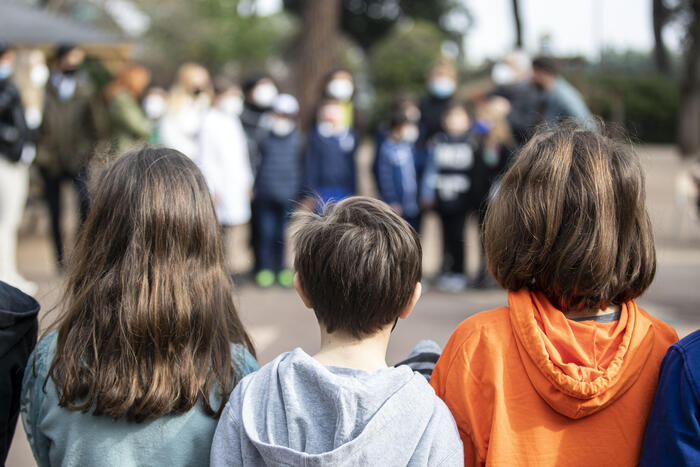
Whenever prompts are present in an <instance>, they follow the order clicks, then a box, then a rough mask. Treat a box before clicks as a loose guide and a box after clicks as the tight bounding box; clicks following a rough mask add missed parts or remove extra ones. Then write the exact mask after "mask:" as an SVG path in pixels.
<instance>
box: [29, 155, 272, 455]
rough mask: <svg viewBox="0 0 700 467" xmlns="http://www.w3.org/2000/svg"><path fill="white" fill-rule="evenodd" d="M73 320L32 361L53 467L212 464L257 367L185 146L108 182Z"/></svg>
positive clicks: (68, 315) (84, 254) (40, 445)
mask: <svg viewBox="0 0 700 467" xmlns="http://www.w3.org/2000/svg"><path fill="white" fill-rule="evenodd" d="M93 195H94V198H93V199H94V203H93V205H92V207H91V210H90V213H89V215H88V218H87V220H86V222H85V225H84V227H83V229H82V230H81V232H80V234H79V238H78V241H77V244H76V246H75V249H74V251H73V254H72V257H71V258H70V262H69V264H68V276H67V284H66V290H65V296H64V302H63V310H62V314H61V316H60V318H59V319H58V321H57V323H56V324H55V325H54V326H53V329H50V330H49V331H48V332H47V333H46V334H45V335H44V336H43V338H42V339H41V341H40V343H39V345H38V347H37V350H36V352H35V355H34V357H33V358H31V359H30V361H29V363H28V368H27V371H26V376H25V380H24V384H23V400H22V403H23V408H22V418H23V422H24V425H25V429H26V432H27V436H28V438H29V441H30V444H31V446H32V450H33V452H34V456H35V458H36V459H37V462H38V463H39V465H42V466H43V465H49V464H50V465H92V466H95V465H116V464H119V465H136V464H138V465H168V466H176V465H206V464H207V463H208V460H209V448H210V445H211V440H212V437H213V434H214V429H215V428H216V422H217V418H218V416H219V415H220V413H221V410H222V408H223V406H224V405H225V403H226V401H227V399H228V394H229V393H230V392H231V390H232V389H233V387H234V386H235V385H236V383H237V382H238V381H239V380H240V379H241V378H242V377H243V376H245V375H246V374H247V373H250V372H251V371H254V370H256V369H257V367H258V365H257V362H256V361H255V358H254V355H255V351H254V349H253V345H252V343H251V341H250V339H249V337H248V335H247V334H246V331H245V329H244V328H243V325H242V324H241V321H240V319H239V317H238V314H237V311H236V308H235V306H234V302H233V296H232V291H231V284H230V281H229V279H228V277H227V275H226V272H225V270H224V262H223V254H222V243H221V235H220V233H219V227H218V223H217V220H216V215H215V212H214V208H213V205H212V202H211V199H210V196H209V191H208V189H207V186H206V183H205V181H204V178H203V177H202V174H201V173H200V171H199V170H198V169H197V167H196V166H195V165H194V163H193V162H192V161H190V160H189V159H188V158H187V157H186V156H184V155H183V154H181V153H179V152H177V151H175V150H172V149H156V148H145V149H141V150H138V151H134V152H130V153H127V154H125V155H123V156H122V157H120V158H119V159H118V160H117V161H115V162H114V163H113V164H112V165H111V166H110V167H108V168H107V169H106V170H105V171H104V172H103V173H102V175H101V176H100V177H99V178H98V179H97V180H96V183H95V190H94V193H93Z"/></svg>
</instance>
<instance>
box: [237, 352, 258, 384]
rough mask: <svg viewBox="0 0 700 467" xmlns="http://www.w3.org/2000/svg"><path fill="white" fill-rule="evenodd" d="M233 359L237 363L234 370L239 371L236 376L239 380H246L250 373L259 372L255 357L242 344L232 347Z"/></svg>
mask: <svg viewBox="0 0 700 467" xmlns="http://www.w3.org/2000/svg"><path fill="white" fill-rule="evenodd" d="M231 358H232V359H233V360H234V362H235V363H234V365H235V366H234V368H237V369H238V374H237V375H236V376H238V378H239V379H242V378H244V377H245V376H246V375H248V374H249V373H252V372H254V371H257V370H258V369H259V368H260V365H258V361H257V360H255V357H253V356H252V355H251V353H250V352H248V349H246V348H245V347H244V346H243V345H241V344H232V345H231Z"/></svg>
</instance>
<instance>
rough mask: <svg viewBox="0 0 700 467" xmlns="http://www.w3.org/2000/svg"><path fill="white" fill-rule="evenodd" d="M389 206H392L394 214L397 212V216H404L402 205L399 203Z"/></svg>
mask: <svg viewBox="0 0 700 467" xmlns="http://www.w3.org/2000/svg"><path fill="white" fill-rule="evenodd" d="M389 206H390V207H391V209H393V210H394V212H395V213H396V214H398V215H399V216H402V215H403V208H402V207H401V204H399V203H391V204H390V205H389Z"/></svg>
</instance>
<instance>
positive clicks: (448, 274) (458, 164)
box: [421, 102, 486, 291]
mask: <svg viewBox="0 0 700 467" xmlns="http://www.w3.org/2000/svg"><path fill="white" fill-rule="evenodd" d="M470 127H471V125H470V119H469V114H468V113H467V109H466V108H465V107H464V105H463V104H461V103H459V102H452V103H450V104H449V105H448V106H447V108H446V110H445V115H444V117H443V128H444V129H445V131H444V132H441V133H438V134H436V135H435V136H434V137H433V139H432V141H431V144H430V157H429V160H428V167H427V168H426V174H425V183H424V185H423V187H422V196H421V198H422V200H423V201H424V202H425V203H427V204H429V205H433V206H434V207H435V210H436V211H437V213H438V215H439V216H440V220H441V222H442V251H443V260H442V275H441V276H440V279H439V281H438V288H440V290H444V291H459V290H463V289H464V288H465V287H466V286H467V277H466V275H465V265H464V256H465V255H464V251H465V244H464V227H465V224H466V220H467V216H469V215H470V214H471V213H474V212H477V211H478V210H479V208H480V206H481V203H482V201H483V198H484V196H483V192H484V190H485V185H486V173H485V169H486V166H485V163H484V161H483V144H482V139H483V138H482V136H481V135H480V134H478V132H477V131H475V130H470ZM480 245H481V242H480Z"/></svg>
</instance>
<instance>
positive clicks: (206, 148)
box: [195, 82, 253, 260]
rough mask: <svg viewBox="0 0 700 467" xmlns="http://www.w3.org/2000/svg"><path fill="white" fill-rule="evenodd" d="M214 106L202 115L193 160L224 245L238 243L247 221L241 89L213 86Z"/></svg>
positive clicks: (249, 175)
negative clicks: (211, 201)
mask: <svg viewBox="0 0 700 467" xmlns="http://www.w3.org/2000/svg"><path fill="white" fill-rule="evenodd" d="M215 85H216V97H215V98H214V104H213V105H212V107H211V108H210V109H209V111H207V113H206V114H205V115H204V120H203V121H202V127H201V129H200V131H199V150H198V151H197V152H198V154H199V156H198V158H197V160H196V161H195V162H196V163H197V165H198V166H199V168H200V169H201V171H202V174H203V175H204V178H205V180H206V181H207V185H208V187H209V191H210V193H211V196H212V200H213V201H214V208H215V209H216V217H217V219H218V220H219V224H220V225H221V228H222V232H223V237H224V256H225V258H226V259H227V260H228V259H230V256H231V255H230V251H229V249H228V246H229V245H231V244H232V243H236V244H238V243H239V242H237V241H236V240H238V238H240V237H241V236H243V227H244V226H245V224H247V223H248V222H249V221H250V218H251V207H250V202H251V190H252V188H253V171H252V169H251V167H250V159H249V157H248V145H247V144H246V137H245V133H244V132H243V127H242V126H241V121H240V119H239V117H238V115H239V113H240V108H241V107H242V100H241V90H240V88H239V87H238V86H232V85H230V84H229V83H227V82H224V83H218V82H217V83H215Z"/></svg>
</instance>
